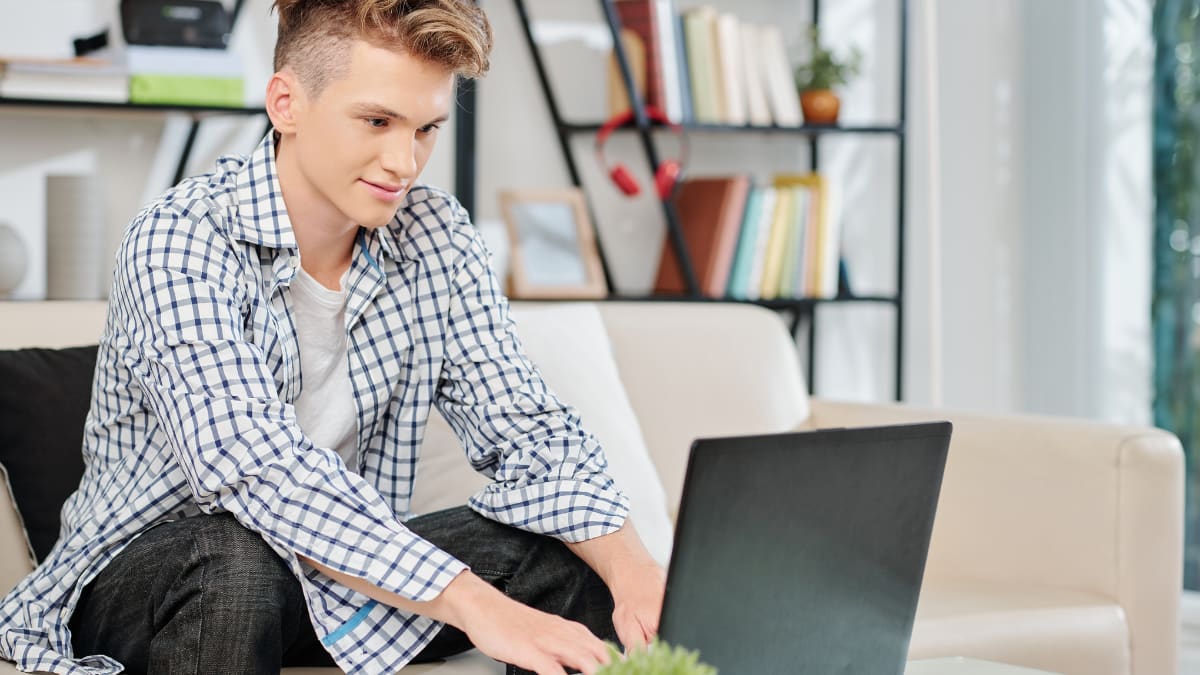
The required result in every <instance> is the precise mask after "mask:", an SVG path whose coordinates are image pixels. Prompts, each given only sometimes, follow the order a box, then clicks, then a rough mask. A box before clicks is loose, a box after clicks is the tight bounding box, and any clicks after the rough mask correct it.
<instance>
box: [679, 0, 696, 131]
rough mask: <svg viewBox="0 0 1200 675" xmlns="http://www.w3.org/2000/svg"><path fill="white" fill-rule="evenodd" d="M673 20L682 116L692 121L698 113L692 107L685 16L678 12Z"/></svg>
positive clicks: (685, 119)
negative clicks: (684, 26) (684, 25)
mask: <svg viewBox="0 0 1200 675" xmlns="http://www.w3.org/2000/svg"><path fill="white" fill-rule="evenodd" d="M673 22H674V25H675V58H676V63H677V64H678V73H677V74H678V77H679V106H680V117H681V118H682V119H683V121H685V122H690V121H692V120H694V119H696V114H695V111H694V110H693V108H692V78H691V75H690V74H689V73H690V72H691V70H690V69H689V65H688V54H687V40H686V39H685V38H684V32H683V30H684V29H683V16H682V15H679V14H676V15H675V16H674V17H673Z"/></svg>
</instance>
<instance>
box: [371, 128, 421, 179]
mask: <svg viewBox="0 0 1200 675" xmlns="http://www.w3.org/2000/svg"><path fill="white" fill-rule="evenodd" d="M380 163H381V164H382V165H383V168H384V169H385V170H386V171H388V172H390V173H392V174H395V175H396V176H397V177H399V178H401V179H403V180H411V179H412V178H414V177H415V176H416V174H417V153H416V140H415V139H414V138H412V137H411V136H409V135H408V134H397V138H396V139H395V140H392V141H390V142H389V143H388V144H387V145H386V146H385V147H384V151H383V155H382V156H381V157H380Z"/></svg>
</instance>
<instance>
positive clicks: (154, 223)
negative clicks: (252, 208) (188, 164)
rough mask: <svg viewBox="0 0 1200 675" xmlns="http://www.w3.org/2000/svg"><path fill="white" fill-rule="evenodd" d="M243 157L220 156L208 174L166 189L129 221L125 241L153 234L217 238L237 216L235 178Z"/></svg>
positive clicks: (242, 164)
mask: <svg viewBox="0 0 1200 675" xmlns="http://www.w3.org/2000/svg"><path fill="white" fill-rule="evenodd" d="M244 163H245V158H242V157H237V156H227V157H222V158H220V159H219V160H218V161H217V165H216V167H215V169H214V170H213V171H211V172H209V173H206V174H201V175H198V176H192V177H190V178H186V179H184V180H183V181H181V182H179V183H178V184H177V185H175V186H174V187H171V188H168V189H167V190H166V191H165V192H163V193H162V194H161V195H159V196H158V197H157V198H156V199H154V200H153V201H151V202H150V203H148V204H146V205H145V206H144V207H143V208H142V210H141V211H140V212H139V213H138V214H137V215H136V216H135V217H134V218H133V220H132V221H131V222H130V224H129V229H128V231H127V233H126V239H130V238H139V237H145V236H147V235H153V234H169V233H178V234H180V235H182V236H189V237H195V236H198V235H210V237H209V238H210V239H211V236H217V237H218V238H220V237H219V235H221V234H224V233H226V232H227V231H228V229H229V226H230V223H231V221H232V220H233V219H234V218H236V217H237V208H236V206H237V177H238V172H239V171H240V170H241V168H242V166H244Z"/></svg>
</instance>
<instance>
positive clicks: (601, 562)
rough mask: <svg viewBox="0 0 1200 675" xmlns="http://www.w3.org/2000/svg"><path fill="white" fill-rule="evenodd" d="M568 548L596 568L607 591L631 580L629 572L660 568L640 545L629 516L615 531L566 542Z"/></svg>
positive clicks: (641, 573)
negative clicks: (584, 539) (578, 540)
mask: <svg viewBox="0 0 1200 675" xmlns="http://www.w3.org/2000/svg"><path fill="white" fill-rule="evenodd" d="M567 548H569V549H570V550H571V552H572V553H574V554H575V555H577V556H579V557H580V558H581V559H582V560H583V561H584V562H586V563H587V564H588V566H590V567H591V568H592V569H593V570H595V571H596V574H599V575H600V578H601V579H603V580H604V583H605V584H607V585H608V587H609V590H612V591H614V592H615V591H616V589H617V587H619V586H621V585H622V584H623V583H625V582H627V581H630V577H631V575H632V576H635V577H636V576H640V575H644V574H645V573H646V570H661V567H660V566H659V564H658V563H657V562H655V560H654V558H653V557H651V556H650V552H649V551H647V550H646V546H645V545H644V544H642V540H641V538H640V537H639V536H638V533H637V530H636V529H635V528H634V526H633V520H632V519H626V521H625V524H624V525H623V526H622V527H621V529H619V530H617V531H616V532H611V533H609V534H606V535H604V536H601V537H595V538H594V539H588V540H587V541H581V542H575V543H567Z"/></svg>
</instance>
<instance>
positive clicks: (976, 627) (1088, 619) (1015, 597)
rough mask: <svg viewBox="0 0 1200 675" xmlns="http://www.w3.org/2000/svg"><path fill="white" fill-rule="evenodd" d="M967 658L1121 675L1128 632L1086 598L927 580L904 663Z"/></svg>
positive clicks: (1117, 612)
mask: <svg viewBox="0 0 1200 675" xmlns="http://www.w3.org/2000/svg"><path fill="white" fill-rule="evenodd" d="M940 656H968V657H971V658H976V659H983V660H987V661H998V662H1001V663H1010V664H1014V665H1018V666H1025V667H1026V668H1036V669H1038V670H1045V671H1048V672H1053V673H1063V674H1064V675H1076V674H1078V675H1084V674H1085V673H1086V675H1129V673H1131V672H1132V670H1133V666H1132V664H1131V654H1130V645H1129V624H1128V621H1127V619H1126V616H1125V612H1124V610H1123V609H1122V608H1121V606H1120V605H1118V604H1117V603H1116V601H1114V600H1112V599H1110V598H1105V597H1102V596H1099V595H1096V594H1093V593H1087V592H1083V591H1076V590H1070V589H1065V588H1052V587H1046V586H1032V585H1028V586H1021V585H1015V584H997V583H994V582H980V581H961V580H942V579H939V580H936V581H932V582H931V581H930V580H927V581H926V583H925V584H924V586H923V587H922V589H921V601H920V603H919V605H918V606H917V617H916V625H915V626H914V627H913V634H912V642H911V644H910V646H909V652H908V657H909V658H910V659H924V658H934V657H940Z"/></svg>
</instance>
